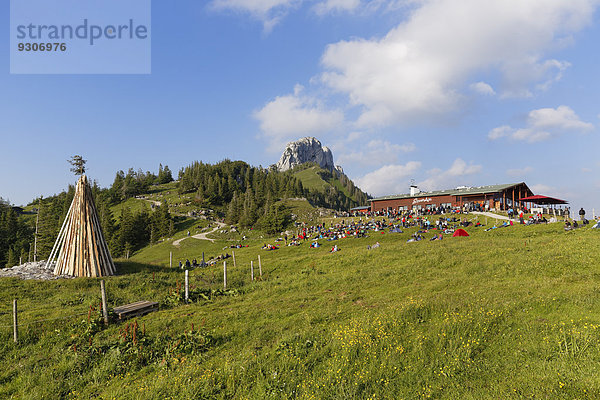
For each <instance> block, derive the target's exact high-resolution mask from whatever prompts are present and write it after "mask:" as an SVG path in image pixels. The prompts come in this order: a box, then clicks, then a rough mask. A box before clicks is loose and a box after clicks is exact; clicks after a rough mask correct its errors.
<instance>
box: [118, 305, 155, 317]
mask: <svg viewBox="0 0 600 400" xmlns="http://www.w3.org/2000/svg"><path fill="white" fill-rule="evenodd" d="M152 311H158V303H157V302H155V301H147V300H142V301H136V302H135V303H131V304H125V305H124V306H119V307H115V308H113V312H114V313H115V314H117V315H118V316H119V319H127V318H132V317H137V316H140V315H145V314H148V313H151V312H152Z"/></svg>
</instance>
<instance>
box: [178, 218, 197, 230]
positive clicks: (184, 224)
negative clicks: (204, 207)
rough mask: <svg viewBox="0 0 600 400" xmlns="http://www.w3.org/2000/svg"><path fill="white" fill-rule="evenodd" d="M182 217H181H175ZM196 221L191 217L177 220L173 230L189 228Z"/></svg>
mask: <svg viewBox="0 0 600 400" xmlns="http://www.w3.org/2000/svg"><path fill="white" fill-rule="evenodd" d="M177 218H178V219H179V218H182V217H177ZM197 223H198V220H196V219H193V218H186V219H185V220H183V221H181V222H177V223H175V230H176V231H178V232H179V231H183V230H191V229H192V228H193V227H194V225H196V224H197Z"/></svg>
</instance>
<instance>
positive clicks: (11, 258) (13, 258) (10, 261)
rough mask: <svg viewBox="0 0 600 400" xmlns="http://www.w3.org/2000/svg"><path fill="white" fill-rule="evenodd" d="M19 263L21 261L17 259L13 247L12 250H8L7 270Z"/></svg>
mask: <svg viewBox="0 0 600 400" xmlns="http://www.w3.org/2000/svg"><path fill="white" fill-rule="evenodd" d="M18 261H19V260H18V259H17V256H16V253H15V251H14V250H13V248H12V247H11V248H10V249H8V260H7V261H6V268H10V267H14V266H15V265H17V263H18Z"/></svg>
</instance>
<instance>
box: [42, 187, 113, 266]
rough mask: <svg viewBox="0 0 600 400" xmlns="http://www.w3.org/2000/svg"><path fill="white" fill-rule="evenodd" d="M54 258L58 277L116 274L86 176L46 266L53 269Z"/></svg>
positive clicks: (78, 188)
mask: <svg viewBox="0 0 600 400" xmlns="http://www.w3.org/2000/svg"><path fill="white" fill-rule="evenodd" d="M55 258H56V266H55V267H54V274H55V275H70V276H86V277H97V276H107V275H114V273H115V271H116V269H115V264H114V263H113V260H112V257H111V256H110V251H109V250H108V245H107V244H106V241H105V240H104V236H103V235H102V230H101V228H100V221H99V220H98V214H97V213H96V206H95V205H94V199H93V196H92V189H91V188H90V185H89V183H88V180H87V178H86V176H85V175H81V177H80V178H79V181H77V187H76V188H75V197H73V202H72V203H71V207H70V208H69V212H68V213H67V217H66V218H65V221H64V222H63V225H62V228H61V229H60V232H59V234H58V237H57V238H56V243H54V247H53V248H52V252H51V253H50V257H49V258H48V264H47V265H48V266H51V265H52V263H53V262H54V259H55Z"/></svg>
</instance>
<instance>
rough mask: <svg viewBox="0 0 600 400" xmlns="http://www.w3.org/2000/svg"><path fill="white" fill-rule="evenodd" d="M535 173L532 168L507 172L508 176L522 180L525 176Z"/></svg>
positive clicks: (514, 169)
mask: <svg viewBox="0 0 600 400" xmlns="http://www.w3.org/2000/svg"><path fill="white" fill-rule="evenodd" d="M531 172H533V168H532V167H524V168H513V169H509V170H507V171H506V175H508V176H512V177H517V178H521V177H523V176H524V175H527V174H530V173H531Z"/></svg>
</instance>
